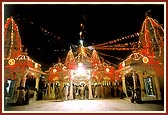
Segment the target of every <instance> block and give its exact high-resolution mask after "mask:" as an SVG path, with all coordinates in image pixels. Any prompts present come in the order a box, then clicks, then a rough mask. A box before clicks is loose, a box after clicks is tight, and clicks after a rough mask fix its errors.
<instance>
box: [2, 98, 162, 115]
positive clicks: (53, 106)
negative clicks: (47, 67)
mask: <svg viewBox="0 0 168 115" xmlns="http://www.w3.org/2000/svg"><path fill="white" fill-rule="evenodd" d="M4 109H5V111H4V112H7V113H13V112H17V113H25V112H28V113H41V112H42V113H57V112H59V113H60V112H63V113H76V112H80V113H81V112H82V113H104V112H110V113H123V112H131V113H133V112H135V113H137V112H148V113H150V112H155V113H164V109H165V107H164V105H163V104H156V103H142V104H134V103H131V102H130V101H128V100H126V99H118V98H116V99H99V100H68V101H59V100H57V101H56V100H41V101H35V102H31V103H30V104H29V105H22V106H14V105H13V106H12V105H10V106H7V107H5V108H4Z"/></svg>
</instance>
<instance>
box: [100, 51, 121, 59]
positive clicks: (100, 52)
mask: <svg viewBox="0 0 168 115" xmlns="http://www.w3.org/2000/svg"><path fill="white" fill-rule="evenodd" d="M98 54H100V55H102V56H108V57H112V58H116V59H118V60H121V61H123V60H124V59H122V58H119V57H116V56H112V55H108V54H104V53H101V52H98Z"/></svg>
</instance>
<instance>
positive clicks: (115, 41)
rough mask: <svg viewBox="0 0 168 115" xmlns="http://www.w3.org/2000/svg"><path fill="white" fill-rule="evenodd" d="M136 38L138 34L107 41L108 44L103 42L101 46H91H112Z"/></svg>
mask: <svg viewBox="0 0 168 115" xmlns="http://www.w3.org/2000/svg"><path fill="white" fill-rule="evenodd" d="M137 36H139V33H134V34H131V35H128V36H125V37H121V38H118V39H115V40H112V41H109V42H105V43H102V44H97V45H93V47H97V46H103V45H108V44H113V43H117V42H119V41H122V40H126V39H130V38H134V37H137Z"/></svg>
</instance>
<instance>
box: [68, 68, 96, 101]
mask: <svg viewBox="0 0 168 115" xmlns="http://www.w3.org/2000/svg"><path fill="white" fill-rule="evenodd" d="M82 83H83V84H85V85H87V87H88V89H89V91H88V93H89V96H88V99H93V96H92V88H91V70H83V69H80V68H78V70H71V79H70V96H69V99H73V85H72V84H76V85H81V84H82Z"/></svg>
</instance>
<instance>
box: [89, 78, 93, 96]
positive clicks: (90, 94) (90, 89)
mask: <svg viewBox="0 0 168 115" xmlns="http://www.w3.org/2000/svg"><path fill="white" fill-rule="evenodd" d="M89 99H93V95H92V84H91V79H90V80H89Z"/></svg>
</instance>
